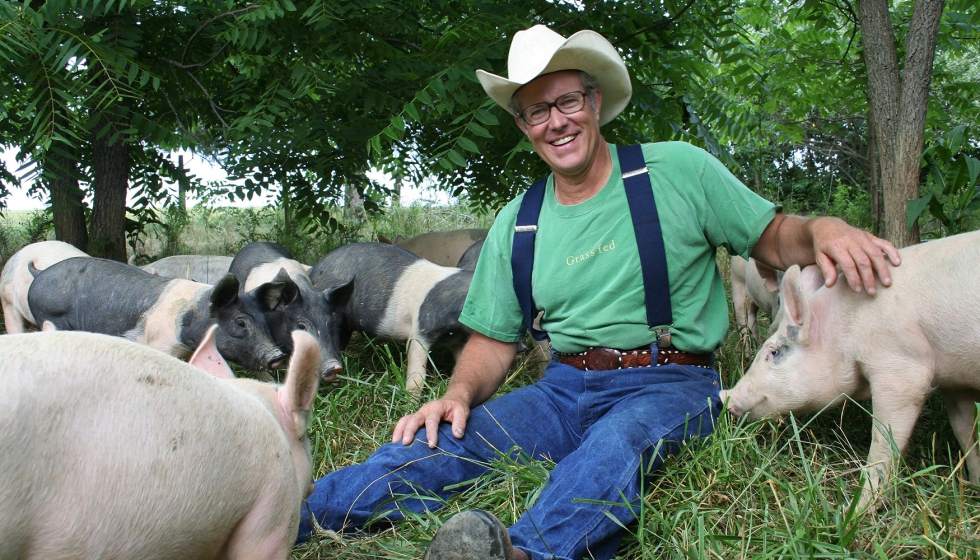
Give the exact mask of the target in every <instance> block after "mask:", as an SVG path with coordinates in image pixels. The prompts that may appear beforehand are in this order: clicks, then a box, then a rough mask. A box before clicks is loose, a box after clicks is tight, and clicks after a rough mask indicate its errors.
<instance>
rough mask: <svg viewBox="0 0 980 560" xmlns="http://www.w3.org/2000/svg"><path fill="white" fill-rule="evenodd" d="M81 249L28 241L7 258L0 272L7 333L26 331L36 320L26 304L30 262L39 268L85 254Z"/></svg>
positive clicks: (60, 243)
mask: <svg viewBox="0 0 980 560" xmlns="http://www.w3.org/2000/svg"><path fill="white" fill-rule="evenodd" d="M87 256H88V255H86V254H85V253H84V252H83V251H81V250H80V249H77V248H75V247H74V246H73V245H69V244H68V243H64V242H62V241H41V242H39V243H31V244H30V245H27V246H25V247H24V248H22V249H21V250H19V251H17V252H16V253H14V254H13V256H11V257H10V260H8V261H7V264H6V265H4V267H3V272H2V273H0V304H2V305H3V323H4V326H5V327H6V329H7V333H9V334H18V333H22V332H26V331H27V330H28V329H29V328H31V327H37V326H38V323H37V321H36V320H34V315H33V314H31V309H30V306H28V305H27V291H28V290H29V289H30V287H31V282H33V281H34V276H33V275H32V274H31V273H30V271H29V270H28V269H27V264H28V263H31V264H33V266H34V268H35V269H38V270H43V269H45V268H48V267H49V266H51V265H52V264H54V263H56V262H59V261H63V260H65V259H68V258H72V257H87Z"/></svg>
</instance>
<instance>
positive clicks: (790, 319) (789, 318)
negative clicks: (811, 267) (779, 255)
mask: <svg viewBox="0 0 980 560" xmlns="http://www.w3.org/2000/svg"><path fill="white" fill-rule="evenodd" d="M780 292H781V294H782V297H783V315H784V317H785V319H786V324H787V326H788V327H790V328H794V327H795V328H796V330H797V340H798V342H799V343H800V344H801V345H803V346H806V345H807V344H809V342H810V300H808V299H807V293H806V290H805V289H804V287H803V283H802V280H801V279H800V267H799V266H797V265H795V264H794V265H793V266H791V267H790V268H789V270H787V271H786V274H785V275H783V283H782V287H781V290H780Z"/></svg>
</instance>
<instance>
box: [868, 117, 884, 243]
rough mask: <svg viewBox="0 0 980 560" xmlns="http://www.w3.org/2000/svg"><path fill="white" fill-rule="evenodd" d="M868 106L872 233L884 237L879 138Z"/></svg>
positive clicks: (869, 189)
mask: <svg viewBox="0 0 980 560" xmlns="http://www.w3.org/2000/svg"><path fill="white" fill-rule="evenodd" d="M870 107H871V105H870V102H869V104H868V173H867V175H868V194H870V195H871V233H873V234H875V235H877V236H879V237H880V236H882V235H884V234H883V232H882V222H883V220H884V216H885V210H884V207H883V206H882V204H881V177H880V176H879V175H878V137H877V136H876V134H875V122H874V111H872V110H871V108H870Z"/></svg>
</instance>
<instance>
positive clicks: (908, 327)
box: [722, 231, 980, 507]
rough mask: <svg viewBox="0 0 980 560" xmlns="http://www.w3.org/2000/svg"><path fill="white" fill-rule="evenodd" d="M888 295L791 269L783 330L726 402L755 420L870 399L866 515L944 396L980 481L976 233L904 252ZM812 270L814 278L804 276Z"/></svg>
mask: <svg viewBox="0 0 980 560" xmlns="http://www.w3.org/2000/svg"><path fill="white" fill-rule="evenodd" d="M900 254H901V259H902V264H901V266H898V267H895V268H892V270H891V275H892V286H891V287H889V288H880V289H878V290H877V295H875V296H868V295H866V294H865V293H855V292H853V291H852V290H850V289H849V288H848V287H847V283H846V282H845V281H844V280H843V279H838V281H837V283H836V284H834V286H833V287H831V288H827V287H826V286H825V285H823V283H821V282H816V281H811V282H809V283H807V282H806V281H805V280H804V279H803V275H802V274H801V272H800V269H799V267H796V266H794V267H791V268H790V269H789V270H788V271H787V272H786V274H785V276H784V277H783V281H782V284H781V293H782V307H781V309H780V311H779V312H778V314H779V315H780V317H781V321H780V324H779V327H778V329H777V330H775V331H773V332H772V333H771V334H770V336H769V339H768V340H766V341H765V343H764V344H763V346H762V348H761V349H760V350H759V353H758V354H757V355H756V357H755V359H754V361H753V362H752V365H751V367H750V368H749V370H748V371H747V372H746V373H745V376H744V377H742V379H741V380H739V381H738V383H737V384H736V385H735V387H734V388H732V389H731V390H730V391H722V400H723V401H724V400H725V399H727V401H728V410H729V411H730V412H731V413H732V414H734V415H736V416H741V415H746V416H748V417H749V418H762V417H770V416H779V415H781V414H786V413H789V412H794V413H806V412H814V411H818V410H821V409H823V408H824V407H827V406H829V405H837V404H841V403H842V402H843V401H844V400H845V399H846V398H847V397H852V398H854V399H867V398H871V399H872V411H873V414H874V419H875V422H874V428H873V430H872V439H871V449H870V451H869V453H868V462H867V465H866V466H865V467H864V471H865V475H866V476H865V483H864V486H863V488H862V493H861V498H860V501H859V506H860V507H866V506H868V505H869V504H871V503H873V502H874V501H875V500H876V498H877V494H878V492H879V489H880V488H881V487H882V485H883V484H885V483H886V482H887V481H888V479H889V476H890V474H891V470H892V464H893V459H894V458H893V456H892V447H891V444H890V442H894V446H895V449H896V450H897V451H898V452H899V453H901V452H902V451H903V450H904V449H905V446H906V444H907V443H908V441H909V437H910V435H911V433H912V428H913V427H914V426H915V423H916V420H917V418H918V416H919V412H920V411H921V409H922V406H923V403H924V402H925V401H926V398H927V396H928V395H929V393H930V392H931V391H932V390H933V389H938V390H939V391H940V393H941V394H942V397H943V400H944V402H945V403H946V409H947V411H948V413H949V420H950V424H951V425H952V427H953V431H954V433H955V434H956V438H957V440H958V441H959V444H960V446H961V447H962V449H963V453H964V461H965V464H966V466H967V469H968V471H969V478H970V481H971V482H972V483H974V484H977V483H978V482H980V458H978V456H977V451H976V445H977V433H976V428H975V424H974V422H975V409H974V406H975V403H977V402H980V321H978V320H977V317H980V295H978V292H977V290H976V278H977V263H980V231H975V232H971V233H964V234H960V235H956V236H952V237H947V238H945V239H941V240H937V241H931V242H928V243H922V244H920V245H915V246H912V247H906V248H905V249H903V250H902V251H901V252H900ZM814 268H816V267H815V266H811V267H807V269H808V270H812V269H814Z"/></svg>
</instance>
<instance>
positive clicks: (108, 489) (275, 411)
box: [0, 327, 320, 560]
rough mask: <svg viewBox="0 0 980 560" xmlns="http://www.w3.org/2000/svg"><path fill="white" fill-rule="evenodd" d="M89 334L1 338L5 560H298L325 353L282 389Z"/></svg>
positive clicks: (208, 358)
mask: <svg viewBox="0 0 980 560" xmlns="http://www.w3.org/2000/svg"><path fill="white" fill-rule="evenodd" d="M213 333H214V327H212V328H211V330H210V331H209V332H208V334H207V335H206V336H205V339H204V341H203V342H202V343H201V346H200V347H199V349H198V351H197V352H196V353H195V355H194V356H193V357H192V359H191V364H194V365H197V366H200V367H202V368H204V369H207V370H209V371H211V372H212V373H214V374H216V375H218V376H220V377H222V378H221V379H219V378H216V377H215V376H213V375H208V374H207V373H204V372H202V371H200V370H199V369H198V368H196V367H193V365H190V364H188V363H185V362H182V361H180V360H178V359H176V358H173V357H171V356H168V355H166V354H164V353H162V352H160V351H158V350H153V349H151V348H148V347H145V346H141V345H138V344H136V343H134V342H130V341H128V340H125V339H122V338H118V337H112V336H107V335H101V334H93V333H86V332H68V331H58V332H50V333H47V332H42V333H31V334H17V335H8V336H3V337H0V355H2V356H3V360H2V361H0V379H2V380H3V384H4V388H3V390H2V391H0V477H2V479H3V484H0V558H3V559H5V560H11V559H35V558H36V559H46V558H63V559H79V560H81V559H95V558H114V559H140V560H145V559H164V558H173V559H177V558H181V559H183V558H195V559H206V558H208V559H210V558H228V559H234V558H250V559H280V560H281V559H285V558H287V557H288V556H289V553H290V550H291V549H292V546H293V543H294V541H295V539H296V533H297V530H298V523H299V511H300V506H301V503H302V501H303V500H304V499H305V497H306V496H307V495H308V494H309V491H310V489H311V482H312V466H311V460H310V442H309V439H308V438H307V434H306V429H307V422H308V418H309V414H310V409H311V407H312V404H313V400H314V398H315V397H316V391H317V384H318V380H319V376H318V367H319V363H320V358H319V355H318V354H319V350H318V347H317V345H316V343H315V342H314V341H313V339H312V337H310V336H309V335H308V334H306V333H303V332H296V333H294V335H293V336H294V338H293V342H294V345H295V352H294V353H293V355H292V358H291V360H290V362H289V370H288V373H287V375H286V382H285V385H282V386H279V385H273V384H266V383H261V382H258V381H255V380H250V379H234V378H233V376H232V375H231V370H230V369H228V366H227V365H226V364H225V363H224V361H223V360H222V359H221V356H220V355H219V354H218V353H217V350H216V349H215V347H214V338H213Z"/></svg>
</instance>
